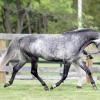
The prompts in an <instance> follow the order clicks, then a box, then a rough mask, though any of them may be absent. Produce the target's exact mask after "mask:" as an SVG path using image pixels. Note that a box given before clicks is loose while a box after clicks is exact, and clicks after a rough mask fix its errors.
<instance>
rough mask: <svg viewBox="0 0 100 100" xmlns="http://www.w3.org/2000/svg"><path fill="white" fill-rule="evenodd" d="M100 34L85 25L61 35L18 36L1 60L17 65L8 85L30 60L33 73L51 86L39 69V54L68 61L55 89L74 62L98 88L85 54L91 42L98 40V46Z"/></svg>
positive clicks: (52, 59)
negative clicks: (83, 58) (41, 75)
mask: <svg viewBox="0 0 100 100" xmlns="http://www.w3.org/2000/svg"><path fill="white" fill-rule="evenodd" d="M99 38H100V33H99V32H96V31H94V30H92V29H81V30H75V31H70V32H65V33H64V34H58V35H57V34H49V35H48V34H39V35H38V34H36V35H28V36H25V37H21V38H16V39H14V40H13V41H12V42H11V43H10V45H9V47H8V50H7V52H6V53H5V55H4V57H3V59H2V61H1V66H5V65H6V64H7V63H11V64H12V65H13V72H12V76H11V79H10V81H9V82H8V83H6V84H5V85H4V87H8V86H10V85H11V84H12V83H13V81H14V78H15V76H16V74H17V72H18V71H19V70H20V69H21V68H22V67H23V65H24V64H25V63H27V62H29V61H30V62H31V73H32V75H34V76H35V77H36V78H37V79H38V80H39V81H40V82H41V84H42V86H43V87H44V89H45V90H48V86H47V85H46V83H45V82H44V81H43V80H42V79H41V78H40V76H39V75H38V72H37V62H38V58H39V57H41V58H43V59H45V60H48V61H56V62H58V61H61V62H63V63H64V70H63V76H62V78H61V80H60V81H59V82H57V83H56V84H55V85H54V86H52V87H51V89H53V88H55V87H57V86H59V85H60V84H61V83H62V82H63V81H64V80H65V79H66V77H67V75H68V71H69V68H70V65H71V64H72V63H75V64H77V65H79V66H80V67H81V68H82V69H83V70H84V71H85V72H86V73H87V74H88V76H89V78H90V81H91V84H92V86H93V87H94V88H96V85H95V82H94V80H93V78H92V75H91V72H90V70H89V69H88V67H86V65H85V63H84V62H83V60H82V59H81V56H82V52H83V50H84V48H85V47H86V46H87V45H89V44H90V43H95V44H96V46H97V45H98V44H99V43H100V40H99ZM13 60H16V62H15V63H12V61H13Z"/></svg>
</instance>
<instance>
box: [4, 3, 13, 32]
mask: <svg viewBox="0 0 100 100" xmlns="http://www.w3.org/2000/svg"><path fill="white" fill-rule="evenodd" d="M3 10H4V12H3V23H4V27H5V30H6V32H7V33H12V26H11V23H10V20H9V17H10V10H9V5H8V3H7V1H5V3H4V8H3Z"/></svg>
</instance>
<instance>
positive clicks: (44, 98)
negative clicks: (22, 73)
mask: <svg viewBox="0 0 100 100" xmlns="http://www.w3.org/2000/svg"><path fill="white" fill-rule="evenodd" d="M55 82H56V81H47V83H48V85H49V87H50V86H51V84H52V83H55ZM97 86H98V88H100V82H97ZM0 100H100V90H99V89H98V90H93V89H92V87H91V85H90V84H86V85H84V87H83V88H82V89H77V88H76V82H75V81H70V80H68V81H65V82H64V83H63V84H62V85H61V86H60V87H58V88H56V89H54V90H53V91H48V92H46V91H44V90H43V87H42V86H41V85H40V83H39V82H38V81H37V80H33V81H32V80H27V81H26V80H21V81H19V80H16V81H15V82H14V84H13V85H12V86H11V87H8V88H3V85H0Z"/></svg>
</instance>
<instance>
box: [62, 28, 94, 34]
mask: <svg viewBox="0 0 100 100" xmlns="http://www.w3.org/2000/svg"><path fill="white" fill-rule="evenodd" d="M81 32H82V33H83V32H96V31H95V30H93V29H90V28H83V29H76V30H73V31H68V32H64V33H63V34H72V33H81Z"/></svg>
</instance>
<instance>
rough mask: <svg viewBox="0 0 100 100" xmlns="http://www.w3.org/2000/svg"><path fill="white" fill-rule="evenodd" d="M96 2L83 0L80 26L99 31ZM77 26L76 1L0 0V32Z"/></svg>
mask: <svg viewBox="0 0 100 100" xmlns="http://www.w3.org/2000/svg"><path fill="white" fill-rule="evenodd" d="M99 3H100V0H83V27H89V28H96V29H98V30H100V24H99V23H100V20H99V17H100V14H99V13H98V12H99V10H100V6H99ZM91 5H92V6H91ZM77 27H78V25H77V0H0V32H10V33H34V32H37V33H61V32H64V31H69V30H73V29H75V28H77Z"/></svg>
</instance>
